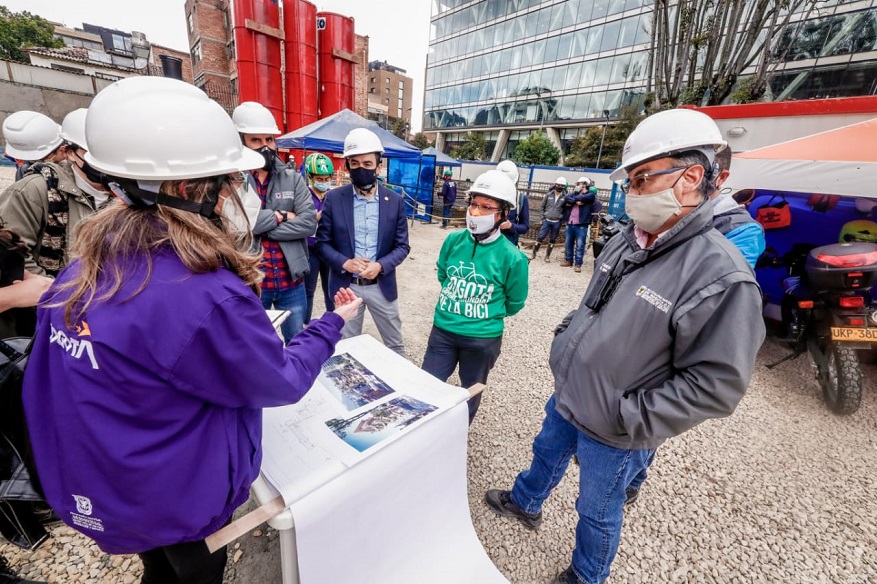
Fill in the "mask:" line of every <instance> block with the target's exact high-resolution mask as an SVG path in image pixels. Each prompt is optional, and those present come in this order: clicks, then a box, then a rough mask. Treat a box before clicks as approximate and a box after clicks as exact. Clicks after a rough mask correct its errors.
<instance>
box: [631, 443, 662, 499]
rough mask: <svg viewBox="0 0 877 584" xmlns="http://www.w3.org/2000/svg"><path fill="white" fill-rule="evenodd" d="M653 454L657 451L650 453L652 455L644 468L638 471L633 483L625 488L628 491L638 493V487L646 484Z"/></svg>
mask: <svg viewBox="0 0 877 584" xmlns="http://www.w3.org/2000/svg"><path fill="white" fill-rule="evenodd" d="M655 452H657V450H653V451H652V455H651V456H650V457H649V460H648V461H647V462H646V467H645V468H644V469H642V470H641V471H639V474H638V475H636V476H635V477H634V479H633V481H632V482H631V483H630V486H628V487H627V488H628V489H633V490H635V491H639V489H640V487H642V486H643V483H644V482H646V478H647V477H648V476H649V473H648V469H649V467H650V466H652V462H654V460H655Z"/></svg>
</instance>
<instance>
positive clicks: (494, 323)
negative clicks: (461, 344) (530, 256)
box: [434, 229, 529, 339]
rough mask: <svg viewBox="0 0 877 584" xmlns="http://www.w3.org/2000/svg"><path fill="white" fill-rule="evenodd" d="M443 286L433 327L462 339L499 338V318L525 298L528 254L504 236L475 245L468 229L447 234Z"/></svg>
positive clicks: (440, 265)
mask: <svg viewBox="0 0 877 584" xmlns="http://www.w3.org/2000/svg"><path fill="white" fill-rule="evenodd" d="M436 265H437V266H438V279H439V282H440V283H441V285H442V291H441V294H440V295H439V299H438V303H437V304H436V307H435V320H434V323H435V326H437V327H438V328H440V329H442V330H445V331H448V332H450V333H454V334H457V335H463V336H467V337H476V338H482V339H489V338H495V337H501V336H502V331H503V326H504V323H503V318H505V317H506V316H512V315H513V314H517V313H518V312H519V311H520V310H521V309H522V308H523V307H524V301H526V300H527V288H528V286H529V283H528V281H527V275H528V271H529V268H528V266H527V256H525V255H524V254H523V253H522V252H521V251H520V250H518V248H516V247H515V246H514V245H512V243H511V242H510V241H509V240H508V239H507V238H505V237H500V238H498V239H497V240H496V241H492V242H490V243H486V244H485V243H479V244H477V246H476V244H475V240H474V239H472V236H471V235H470V234H469V232H468V231H467V230H465V229H464V230H461V231H455V232H454V233H451V234H450V235H448V237H447V238H446V239H445V242H444V244H443V245H442V250H441V252H440V253H439V259H438V262H437V263H436Z"/></svg>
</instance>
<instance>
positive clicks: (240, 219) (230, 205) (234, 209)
mask: <svg viewBox="0 0 877 584" xmlns="http://www.w3.org/2000/svg"><path fill="white" fill-rule="evenodd" d="M220 216H221V217H222V222H223V223H227V224H228V225H230V226H231V227H232V229H233V230H234V231H235V232H236V233H247V232H248V231H249V230H250V224H249V223H248V222H247V217H246V215H244V214H243V213H242V212H241V210H240V209H238V206H237V205H235V202H234V201H233V200H231V197H229V198H228V199H226V200H225V201H223V203H222V211H221V212H220Z"/></svg>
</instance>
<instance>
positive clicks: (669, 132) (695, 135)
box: [609, 109, 728, 181]
mask: <svg viewBox="0 0 877 584" xmlns="http://www.w3.org/2000/svg"><path fill="white" fill-rule="evenodd" d="M727 146H728V143H727V142H725V141H724V140H723V139H722V132H721V131H720V130H719V127H718V126H717V125H716V123H715V122H714V121H713V119H712V118H711V117H709V116H708V115H706V114H703V113H701V112H698V111H694V110H690V109H673V110H667V111H663V112H658V113H656V114H652V115H650V116H649V117H647V118H646V119H644V120H643V121H642V122H640V123H639V125H638V126H637V127H636V128H635V129H634V131H633V132H632V133H631V134H630V136H628V138H627V142H625V143H624V150H623V151H622V153H621V167H620V168H617V169H615V171H613V172H612V174H610V175H609V178H610V180H612V181H617V180H622V179H625V178H627V171H628V170H630V169H632V168H634V167H636V166H639V165H640V164H642V163H643V162H647V161H649V160H654V159H656V158H664V157H666V156H672V155H675V154H681V153H683V152H689V151H691V150H696V151H698V152H702V153H703V154H704V155H706V157H707V158H708V159H709V161H710V163H712V162H713V161H714V160H715V155H716V152H718V151H720V150H722V149H724V148H726V147H727ZM707 171H709V169H707Z"/></svg>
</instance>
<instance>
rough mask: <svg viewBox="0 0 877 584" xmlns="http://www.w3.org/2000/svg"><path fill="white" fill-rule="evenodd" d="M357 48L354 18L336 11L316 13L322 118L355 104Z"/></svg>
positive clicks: (350, 107)
mask: <svg viewBox="0 0 877 584" xmlns="http://www.w3.org/2000/svg"><path fill="white" fill-rule="evenodd" d="M355 51H356V35H355V33H354V28H353V18H351V17H349V16H342V15H341V14H335V13H334V12H319V13H317V58H318V60H319V63H320V70H319V81H320V117H321V118H325V117H327V116H331V115H332V114H334V113H337V112H340V111H341V110H343V109H345V108H347V109H350V110H352V109H354V108H355V102H354V95H355V91H354V87H355V83H356V71H355V67H356V64H355V60H356V55H355Z"/></svg>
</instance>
